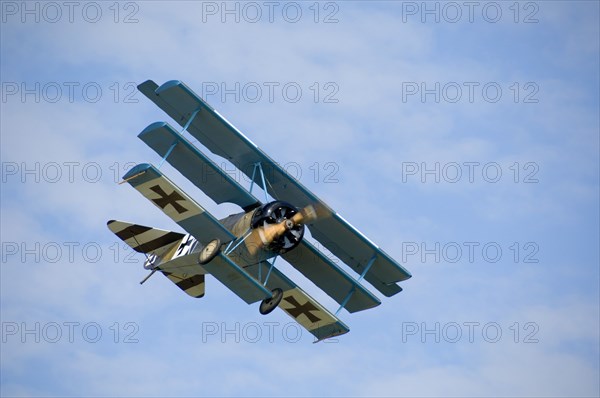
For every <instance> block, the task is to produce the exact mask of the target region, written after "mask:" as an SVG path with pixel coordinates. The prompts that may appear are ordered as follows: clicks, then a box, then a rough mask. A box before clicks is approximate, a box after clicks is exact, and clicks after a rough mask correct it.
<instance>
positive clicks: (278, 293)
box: [258, 287, 283, 315]
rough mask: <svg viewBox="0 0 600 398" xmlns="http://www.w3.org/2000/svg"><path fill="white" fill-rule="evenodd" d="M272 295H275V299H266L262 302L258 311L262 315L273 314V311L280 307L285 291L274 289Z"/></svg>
mask: <svg viewBox="0 0 600 398" xmlns="http://www.w3.org/2000/svg"><path fill="white" fill-rule="evenodd" d="M271 293H273V297H271V298H266V299H264V300H263V301H261V303H260V307H259V308H258V311H260V313H261V314H263V315H267V314H269V313H271V311H273V310H274V309H275V308H276V307H277V306H278V305H279V303H281V299H282V298H283V290H281V289H280V288H278V287H276V288H275V289H273V290H272V291H271Z"/></svg>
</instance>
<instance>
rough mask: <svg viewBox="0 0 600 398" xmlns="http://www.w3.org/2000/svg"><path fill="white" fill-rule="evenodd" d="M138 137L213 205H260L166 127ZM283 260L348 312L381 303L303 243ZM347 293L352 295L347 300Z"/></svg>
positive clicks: (157, 126) (156, 127)
mask: <svg viewBox="0 0 600 398" xmlns="http://www.w3.org/2000/svg"><path fill="white" fill-rule="evenodd" d="M138 137H139V138H140V139H141V140H142V141H144V142H145V143H146V144H148V146H150V148H152V149H153V150H154V151H155V152H156V153H157V154H158V155H160V156H161V157H163V158H164V157H166V161H167V162H169V163H170V164H171V165H172V166H173V167H175V168H176V169H177V170H179V172H180V173H181V174H182V175H184V176H185V177H186V178H188V179H189V180H190V181H191V182H193V183H194V184H195V185H196V186H197V187H198V188H200V189H202V190H203V191H204V192H205V193H206V194H207V195H208V196H209V197H211V198H212V199H213V200H214V201H215V202H216V203H222V202H231V203H237V204H238V205H240V206H241V207H243V208H244V210H245V211H247V210H248V209H252V208H254V207H257V206H259V205H261V204H262V203H261V202H260V201H259V200H258V199H256V198H255V197H254V196H252V195H250V194H249V193H248V191H247V190H246V189H245V188H243V187H242V186H241V185H240V184H239V183H238V182H237V181H236V180H235V179H234V178H232V177H231V175H229V174H227V173H225V172H224V171H223V170H222V169H221V168H220V167H219V166H218V165H216V164H215V163H214V162H213V161H212V160H210V159H209V158H207V157H206V156H205V155H204V154H203V153H202V152H201V151H199V150H198V149H197V148H196V147H195V146H194V145H193V144H191V143H190V142H189V141H188V140H187V139H186V138H185V137H184V136H182V135H181V134H180V133H179V132H177V131H175V129H173V127H171V126H170V125H169V124H167V123H163V122H157V123H153V124H151V125H149V126H148V127H147V128H146V129H144V130H143V131H142V132H141V133H140V134H139V135H138ZM167 155H168V156H167ZM283 258H284V259H285V260H286V261H288V262H289V263H290V264H292V265H293V266H294V267H295V268H296V269H298V270H299V271H300V272H301V273H302V274H304V276H306V277H307V278H308V279H310V280H312V281H313V282H314V283H315V284H316V285H317V286H318V287H319V288H320V289H321V290H323V291H324V292H325V293H327V294H328V295H329V296H330V297H332V298H333V299H334V300H336V301H337V302H338V303H339V304H340V305H342V304H344V307H345V308H346V309H347V310H348V311H349V312H356V311H362V310H365V309H368V308H372V307H375V306H377V305H379V304H381V301H380V300H379V299H378V298H377V297H375V296H374V295H373V294H371V292H369V291H368V290H367V289H365V288H364V287H363V286H362V285H361V284H360V283H358V282H357V281H356V280H355V279H353V278H352V277H350V275H348V274H347V273H346V272H345V271H344V270H343V269H342V268H340V267H339V266H337V265H336V264H335V263H333V262H332V261H331V260H330V259H328V258H327V257H325V256H324V255H323V254H322V253H321V252H320V251H319V250H318V249H316V248H315V247H313V246H312V245H311V244H310V243H308V242H306V241H302V242H301V243H300V245H299V246H298V247H296V248H295V249H294V250H292V251H290V252H288V253H285V254H284V255H283ZM350 291H352V294H351V295H350V298H348V299H347V300H346V297H347V296H348V295H349V292H350ZM345 300H346V301H345Z"/></svg>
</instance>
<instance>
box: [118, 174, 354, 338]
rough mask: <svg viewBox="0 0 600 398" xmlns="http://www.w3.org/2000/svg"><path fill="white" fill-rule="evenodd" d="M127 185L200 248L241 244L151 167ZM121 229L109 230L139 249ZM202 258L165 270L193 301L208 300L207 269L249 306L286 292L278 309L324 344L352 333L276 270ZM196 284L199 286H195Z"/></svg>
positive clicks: (182, 259)
mask: <svg viewBox="0 0 600 398" xmlns="http://www.w3.org/2000/svg"><path fill="white" fill-rule="evenodd" d="M123 180H124V181H127V182H128V183H129V184H130V185H131V186H132V187H134V188H135V189H136V190H137V191H138V192H140V193H141V194H142V195H143V196H144V197H146V198H147V199H148V200H150V201H151V202H152V203H153V204H154V205H155V206H156V207H158V208H159V209H161V210H162V211H163V212H164V213H165V214H166V215H168V216H169V217H170V218H171V219H173V221H175V222H176V223H177V224H179V226H181V227H182V228H183V229H184V230H186V231H187V232H188V233H189V234H191V235H192V236H194V237H195V238H196V239H197V240H198V241H199V242H205V243H206V242H208V241H210V240H212V239H215V238H217V239H219V240H221V242H224V243H227V242H230V241H232V240H234V239H235V236H234V235H233V234H232V233H231V232H230V231H228V230H227V229H226V228H225V227H224V226H223V225H222V224H221V223H220V222H219V221H218V220H217V219H215V218H214V217H213V216H212V215H211V214H210V213H208V212H207V211H206V210H204V209H203V208H202V207H201V206H200V205H199V204H198V203H197V202H196V201H195V200H194V199H192V198H191V197H189V196H188V195H187V194H186V193H185V192H183V191H182V190H181V189H180V188H179V187H178V186H177V185H175V184H174V183H173V182H172V181H171V180H169V179H168V178H167V177H165V176H164V175H163V174H162V173H161V172H160V171H159V170H157V169H156V168H155V167H154V166H152V165H150V164H140V165H137V166H135V167H134V168H132V169H131V170H130V171H129V172H128V173H127V174H125V176H123ZM118 223H120V224H113V222H109V228H110V229H111V230H113V229H114V230H113V232H115V233H116V234H117V236H119V237H121V236H122V238H126V239H130V240H129V241H127V240H126V242H127V243H130V242H134V244H135V242H136V239H141V237H140V236H139V234H138V237H137V238H133V237H129V238H127V237H126V235H128V234H127V233H122V231H121V229H123V228H122V226H123V225H124V224H125V223H121V222H118ZM111 226H114V228H111ZM139 227H140V228H137V229H136V228H132V227H129V228H130V229H129V231H130V232H139V231H141V229H144V228H147V227H141V226H139ZM125 229H127V228H125ZM157 231H162V230H157ZM163 232H167V231H163ZM119 233H120V234H121V236H120V235H119ZM173 234H177V233H173ZM173 237H175V235H173ZM177 237H178V239H177V240H176V241H173V242H171V246H173V245H174V243H175V242H179V243H180V244H184V243H185V242H184V240H185V238H186V237H187V235H186V236H184V235H183V234H177ZM124 240H125V239H124ZM177 246H178V245H177ZM132 247H133V246H132ZM171 250H173V248H171ZM138 251H139V250H138ZM196 256H197V253H195V254H193V253H192V254H186V255H184V256H173V257H176V258H175V259H173V260H170V261H168V262H167V263H165V264H164V265H161V266H160V270H161V271H162V272H163V273H164V274H165V276H167V277H168V278H169V279H171V280H172V281H173V282H174V283H175V284H177V285H178V286H179V287H180V288H181V289H183V290H184V291H186V293H188V294H190V295H192V294H191V293H197V294H200V293H201V294H202V295H204V275H198V274H199V273H200V272H198V270H202V269H203V270H205V272H207V273H209V274H211V275H213V276H214V277H215V278H216V279H218V280H219V281H220V282H222V283H223V284H224V285H225V286H227V287H228V288H229V289H230V290H232V291H233V292H234V293H235V294H236V295H237V296H239V297H240V298H241V299H242V300H244V301H245V302H246V303H248V304H251V303H254V302H257V301H260V300H263V299H265V298H269V297H271V296H272V292H271V290H272V289H275V288H279V289H282V291H283V297H282V301H281V302H280V303H279V305H278V306H279V307H280V308H281V309H282V310H283V311H285V312H286V313H287V314H288V315H290V316H291V317H292V318H294V319H295V320H296V321H297V322H298V323H299V324H300V325H302V326H303V327H304V328H306V329H307V330H308V331H309V332H310V333H312V334H313V335H314V336H315V337H316V338H317V339H318V340H322V339H325V338H329V337H333V336H338V335H341V334H344V333H347V332H348V331H349V329H348V327H347V326H346V325H344V323H342V322H341V321H340V320H339V319H338V318H337V317H336V316H335V315H333V314H331V313H330V312H329V311H328V310H327V309H325V308H324V307H323V306H322V305H320V304H319V303H318V302H317V301H315V300H314V299H313V298H311V297H310V296H309V295H308V294H306V293H305V292H304V291H303V290H302V289H300V288H299V287H298V286H297V285H296V284H295V283H294V282H293V281H291V280H290V279H289V278H287V277H286V276H285V275H284V274H283V273H281V272H280V271H279V270H278V269H277V268H275V267H274V266H273V265H272V264H269V263H267V262H259V263H257V264H254V265H249V266H245V267H242V266H240V265H238V264H237V263H236V262H235V261H234V260H232V258H230V256H228V255H225V254H224V253H223V252H220V253H219V254H218V255H217V256H216V257H215V258H213V259H212V260H211V261H210V262H209V263H207V264H203V265H202V266H200V265H199V264H198V262H197V257H196ZM265 265H266V266H268V267H269V271H267V270H266V269H265V272H264V274H267V273H268V274H269V279H268V280H267V282H268V283H265V282H262V281H261V279H262V277H261V274H263V273H262V272H261V271H259V267H264V266H265ZM190 270H191V271H190ZM188 274H190V275H188ZM183 275H185V277H184V276H183ZM265 279H266V278H265ZM196 282H197V283H196ZM200 283H201V290H199V287H196V288H194V290H193V291H191V292H190V291H187V290H186V289H191V288H193V287H194V286H195V285H197V284H200ZM192 284H194V285H193V286H192ZM198 297H201V296H198Z"/></svg>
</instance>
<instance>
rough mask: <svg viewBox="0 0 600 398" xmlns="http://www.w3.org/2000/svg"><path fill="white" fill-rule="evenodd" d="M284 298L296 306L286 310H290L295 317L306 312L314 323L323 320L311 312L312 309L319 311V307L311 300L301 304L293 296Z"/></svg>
mask: <svg viewBox="0 0 600 398" xmlns="http://www.w3.org/2000/svg"><path fill="white" fill-rule="evenodd" d="M284 300H285V301H287V302H288V303H290V304H291V305H293V306H294V308H290V309H286V311H287V312H289V313H290V315H291V316H293V317H294V318H298V317H299V316H300V315H301V314H304V315H306V317H307V318H308V320H309V321H311V322H312V323H315V322H318V321H320V320H321V318H319V317H318V316H315V315H314V314H312V313H311V311H315V310H317V311H318V310H319V309H318V308H317V307H315V306H314V305H313V304H312V303H311V302H310V301H307V302H306V304H302V305H300V303H299V302H298V301H297V300H296V299H295V298H294V297H293V296H289V297H285V298H284Z"/></svg>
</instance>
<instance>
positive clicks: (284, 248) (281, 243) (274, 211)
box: [251, 200, 304, 254]
mask: <svg viewBox="0 0 600 398" xmlns="http://www.w3.org/2000/svg"><path fill="white" fill-rule="evenodd" d="M296 213H298V209H297V208H296V207H294V206H293V205H291V204H289V203H287V202H283V201H280V200H277V201H275V202H271V203H267V204H265V205H263V206H262V207H261V208H259V209H257V210H256V211H255V212H254V215H253V216H252V221H251V226H252V228H258V227H268V224H279V223H281V222H283V221H286V220H290V219H291V218H292V217H293V216H294V215H295V214H296ZM303 236H304V224H294V225H292V226H291V228H288V229H286V231H285V232H284V233H283V234H282V235H281V236H279V237H278V238H277V239H275V240H274V241H273V242H271V243H270V244H269V245H268V246H267V247H266V248H265V249H267V250H270V251H272V252H275V253H278V254H283V253H285V252H288V251H290V250H292V249H293V248H295V247H296V246H298V244H300V242H301V241H302V237H303Z"/></svg>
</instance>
